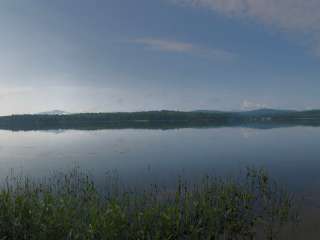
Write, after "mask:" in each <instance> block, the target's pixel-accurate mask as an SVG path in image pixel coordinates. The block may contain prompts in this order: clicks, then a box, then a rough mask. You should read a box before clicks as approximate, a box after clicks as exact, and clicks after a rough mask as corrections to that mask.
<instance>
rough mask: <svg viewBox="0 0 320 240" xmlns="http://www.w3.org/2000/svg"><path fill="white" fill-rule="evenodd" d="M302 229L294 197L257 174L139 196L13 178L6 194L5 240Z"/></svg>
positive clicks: (227, 235)
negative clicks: (299, 225) (296, 227)
mask: <svg viewBox="0 0 320 240" xmlns="http://www.w3.org/2000/svg"><path fill="white" fill-rule="evenodd" d="M296 221H297V210H296V206H295V199H294V197H293V196H292V195H291V194H290V193H289V192H287V191H286V190H285V189H284V188H282V187H280V186H279V185H278V184H277V183H276V182H275V181H273V180H272V179H271V178H270V177H269V176H268V174H267V173H266V172H265V171H264V170H256V169H247V171H246V173H245V174H242V175H241V176H238V177H236V178H218V177H214V176H204V177H203V179H202V181H200V182H198V183H193V184H191V183H188V182H187V181H185V180H183V179H182V178H178V180H177V183H176V186H175V187H174V188H165V187H161V186H158V185H150V187H148V188H146V189H144V190H141V189H139V190H134V189H127V188H125V187H121V185H120V184H119V182H118V181H116V180H114V179H113V178H112V177H109V178H108V181H107V184H106V185H105V186H104V187H101V186H99V187H98V186H97V185H96V184H95V183H94V181H93V179H92V178H91V177H90V174H87V173H86V172H84V171H81V170H80V169H79V168H75V169H73V170H72V171H68V172H67V173H55V174H53V176H52V177H50V178H47V179H43V180H37V181H35V180H32V179H30V178H28V177H23V176H18V177H17V176H14V175H12V176H10V177H7V178H6V179H5V181H4V182H3V186H2V189H1V192H0V239H13V240H14V239H17V240H18V239H19V240H22V239H49V240H50V239H257V238H258V239H276V238H277V237H278V236H279V234H280V233H281V231H282V229H283V228H284V227H285V228H287V227H290V226H294V224H296Z"/></svg>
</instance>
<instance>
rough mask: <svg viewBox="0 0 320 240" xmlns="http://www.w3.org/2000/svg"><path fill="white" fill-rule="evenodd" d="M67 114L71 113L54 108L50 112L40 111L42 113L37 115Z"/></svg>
mask: <svg viewBox="0 0 320 240" xmlns="http://www.w3.org/2000/svg"><path fill="white" fill-rule="evenodd" d="M67 114H69V113H68V112H65V111H62V110H52V111H48V112H40V113H37V114H36V115H67Z"/></svg>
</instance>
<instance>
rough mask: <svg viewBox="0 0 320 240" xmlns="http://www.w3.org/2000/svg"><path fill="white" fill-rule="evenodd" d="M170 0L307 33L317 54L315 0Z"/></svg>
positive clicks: (319, 23) (319, 24) (319, 37)
mask: <svg viewBox="0 0 320 240" xmlns="http://www.w3.org/2000/svg"><path fill="white" fill-rule="evenodd" d="M172 1H173V2H174V3H177V4H183V5H190V6H195V7H205V8H209V9H211V10H213V11H215V12H218V13H221V14H224V15H227V16H229V17H236V18H249V19H254V20H256V21H257V22H260V23H262V24H267V25H270V26H274V27H275V28H277V29H278V30H281V31H293V32H299V33H301V34H305V35H309V38H308V42H311V45H312V46H311V48H312V49H313V52H314V53H315V54H317V55H319V56H320V14H319V13H320V1H319V0H172Z"/></svg>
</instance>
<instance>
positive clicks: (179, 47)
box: [131, 38, 235, 60]
mask: <svg viewBox="0 0 320 240" xmlns="http://www.w3.org/2000/svg"><path fill="white" fill-rule="evenodd" d="M131 42H133V43H136V44H140V45H143V46H144V47H145V49H147V50H153V51H166V52H173V53H184V54H190V55H196V56H202V57H211V58H215V59H219V60H231V59H233V58H234V57H235V54H233V53H231V52H229V51H226V50H223V49H215V48H214V49H213V48H208V47H203V46H199V45H196V44H192V43H188V42H179V41H174V40H166V39H158V38H138V39H135V40H133V41H131Z"/></svg>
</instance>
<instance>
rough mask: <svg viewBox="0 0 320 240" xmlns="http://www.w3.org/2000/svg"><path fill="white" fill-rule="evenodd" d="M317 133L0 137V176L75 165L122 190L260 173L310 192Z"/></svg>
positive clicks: (315, 176) (315, 179)
mask: <svg viewBox="0 0 320 240" xmlns="http://www.w3.org/2000/svg"><path fill="white" fill-rule="evenodd" d="M319 140H320V128H314V127H290V128H273V129H253V128H208V129H206V128H203V129H179V130H149V129H148V130H141V129H139V130H133V129H128V130H97V131H78V130H66V131H28V132H23V131H20V132H11V131H0V166H1V169H0V174H1V175H2V176H6V175H8V174H9V173H10V171H11V170H12V169H14V171H15V172H21V171H22V172H23V173H24V174H28V175H31V176H34V177H42V176H46V175H48V174H49V172H50V171H54V170H65V169H70V168H72V167H74V166H75V165H76V166H80V167H81V168H83V169H87V170H89V171H90V172H91V173H92V174H93V175H94V177H95V178H96V179H97V181H99V180H100V179H102V178H104V176H105V174H106V172H110V171H113V172H117V174H118V175H119V176H120V178H121V179H122V181H123V182H124V183H125V184H126V183H128V184H134V185H141V184H149V183H151V182H157V183H160V184H165V185H170V183H172V182H175V180H176V179H177V176H179V175H180V176H184V177H186V178H188V179H190V180H193V179H195V180H196V179H198V178H199V177H200V176H203V175H204V174H217V175H234V174H237V173H239V172H240V170H244V169H245V167H246V166H255V167H263V168H266V169H267V170H268V171H269V173H270V174H271V175H272V176H273V177H275V178H277V179H278V180H279V181H280V182H281V183H283V184H285V185H287V186H288V187H289V188H290V189H292V190H294V191H297V192H299V193H301V192H304V193H308V194H311V193H312V192H314V191H315V190H317V189H319V186H320V175H319V170H320V147H319Z"/></svg>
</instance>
